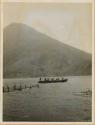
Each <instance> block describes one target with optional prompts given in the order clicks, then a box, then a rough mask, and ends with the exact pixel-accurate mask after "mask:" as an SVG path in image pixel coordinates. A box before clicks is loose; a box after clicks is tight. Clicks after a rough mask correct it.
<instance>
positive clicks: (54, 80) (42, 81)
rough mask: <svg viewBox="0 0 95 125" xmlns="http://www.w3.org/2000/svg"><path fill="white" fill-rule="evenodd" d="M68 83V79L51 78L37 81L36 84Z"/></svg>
mask: <svg viewBox="0 0 95 125" xmlns="http://www.w3.org/2000/svg"><path fill="white" fill-rule="evenodd" d="M67 81H68V79H64V78H62V79H59V78H57V79H53V78H51V79H49V78H47V79H46V78H45V79H44V80H42V79H41V78H40V79H39V81H38V83H57V82H67Z"/></svg>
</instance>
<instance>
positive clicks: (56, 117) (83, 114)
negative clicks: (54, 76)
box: [3, 76, 92, 122]
mask: <svg viewBox="0 0 95 125" xmlns="http://www.w3.org/2000/svg"><path fill="white" fill-rule="evenodd" d="M66 78H68V81H67V82H64V83H49V84H39V88H37V87H33V88H32V89H23V90H22V91H14V92H8V93H4V94H3V120H4V121H30V122H32V121H46V122H52V121H54V122H88V121H91V117H92V116H91V114H92V113H91V111H92V109H91V108H92V107H91V105H92V104H91V102H92V97H91V96H88V95H87V96H84V95H81V94H80V93H81V91H84V90H87V89H90V90H92V79H91V76H72V77H66ZM37 81H38V79H37V78H33V79H32V78H26V79H4V86H6V85H9V86H10V87H12V86H13V85H14V84H16V85H17V86H19V85H20V84H21V85H22V86H24V85H25V84H26V85H27V86H30V84H37Z"/></svg>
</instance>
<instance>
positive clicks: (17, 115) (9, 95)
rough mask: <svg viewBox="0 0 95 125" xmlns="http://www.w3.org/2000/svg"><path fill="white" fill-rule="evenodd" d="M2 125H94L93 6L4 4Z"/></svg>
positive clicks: (75, 4)
mask: <svg viewBox="0 0 95 125" xmlns="http://www.w3.org/2000/svg"><path fill="white" fill-rule="evenodd" d="M3 121H4V122H26V121H27V122H92V4H91V3H89V2H88V3H77V2H76V3H64V2H63V3H60V2H59V3H54V2H52V3H31V2H30V3H29V2H27V3H24V2H5V3H3Z"/></svg>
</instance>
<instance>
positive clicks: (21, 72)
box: [3, 23, 92, 78]
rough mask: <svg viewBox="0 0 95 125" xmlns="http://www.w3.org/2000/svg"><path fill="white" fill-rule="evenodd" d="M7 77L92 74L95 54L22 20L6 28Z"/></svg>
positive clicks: (5, 63)
mask: <svg viewBox="0 0 95 125" xmlns="http://www.w3.org/2000/svg"><path fill="white" fill-rule="evenodd" d="M3 39H4V43H3V49H4V51H3V53H4V56H3V69H4V71H3V73H4V74H3V75H4V78H11V77H12V78H13V77H14V78H16V77H40V76H63V75H91V67H92V59H91V58H92V56H91V54H88V53H86V52H83V51H80V50H78V49H76V48H73V47H71V46H69V45H66V44H64V43H61V42H60V41H57V40H55V39H53V38H51V37H49V36H47V35H45V34H43V33H40V32H38V31H36V30H35V29H33V28H31V27H29V26H27V25H25V24H21V23H12V24H10V25H8V26H7V27H5V28H4V37H3Z"/></svg>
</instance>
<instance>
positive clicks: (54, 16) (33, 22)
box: [3, 3, 92, 53]
mask: <svg viewBox="0 0 95 125" xmlns="http://www.w3.org/2000/svg"><path fill="white" fill-rule="evenodd" d="M3 9H4V11H3V12H4V14H3V16H4V27H5V26H7V25H9V24H11V23H13V22H17V23H24V24H27V25H29V26H31V27H33V28H35V29H36V30H38V31H40V32H42V33H44V34H47V35H49V36H50V37H53V38H55V39H57V40H59V41H61V42H64V43H66V44H69V45H71V46H74V47H76V48H79V49H81V50H84V51H87V52H89V53H91V51H92V39H91V36H92V29H91V25H92V16H91V13H92V10H91V4H90V3H39V4H38V3H4V6H3Z"/></svg>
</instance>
